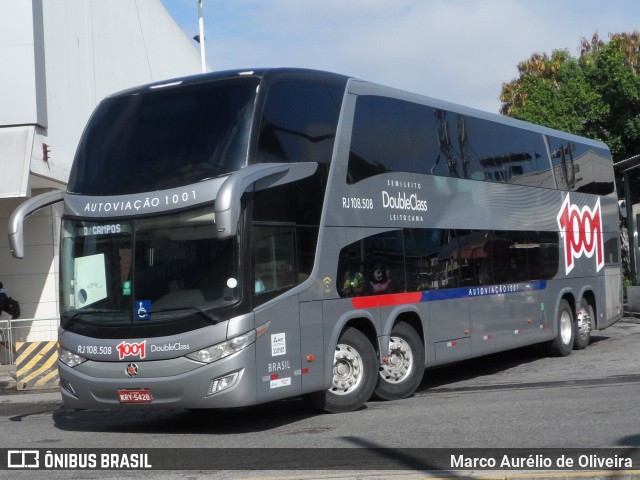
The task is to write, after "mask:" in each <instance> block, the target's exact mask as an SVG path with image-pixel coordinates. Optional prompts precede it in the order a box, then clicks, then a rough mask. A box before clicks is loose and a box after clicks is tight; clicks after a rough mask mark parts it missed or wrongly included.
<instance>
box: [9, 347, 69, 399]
mask: <svg viewBox="0 0 640 480" xmlns="http://www.w3.org/2000/svg"><path fill="white" fill-rule="evenodd" d="M57 360H58V347H57V342H16V383H17V389H18V390H36V389H50V388H56V387H58V385H59V379H58V366H57V364H56V362H57Z"/></svg>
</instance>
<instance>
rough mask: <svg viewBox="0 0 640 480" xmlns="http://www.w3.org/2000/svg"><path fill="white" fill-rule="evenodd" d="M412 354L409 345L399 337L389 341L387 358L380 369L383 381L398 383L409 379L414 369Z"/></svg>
mask: <svg viewBox="0 0 640 480" xmlns="http://www.w3.org/2000/svg"><path fill="white" fill-rule="evenodd" d="M413 364H414V361H413V352H412V351H411V347H410V346H409V344H408V343H407V342H406V341H405V340H404V339H403V338H400V337H391V338H390V339H389V357H388V360H387V361H386V362H385V363H384V364H383V365H382V367H380V376H381V377H382V379H383V380H385V381H387V382H392V383H400V382H402V381H403V380H405V379H406V378H408V377H409V375H410V374H411V371H412V370H413V368H414V365H413Z"/></svg>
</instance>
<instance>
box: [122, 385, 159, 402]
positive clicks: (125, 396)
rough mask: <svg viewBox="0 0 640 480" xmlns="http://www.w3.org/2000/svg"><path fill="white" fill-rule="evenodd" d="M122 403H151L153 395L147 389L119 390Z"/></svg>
mask: <svg viewBox="0 0 640 480" xmlns="http://www.w3.org/2000/svg"><path fill="white" fill-rule="evenodd" d="M118 397H119V399H120V403H151V402H152V401H153V395H151V391H150V390H149V389H147V388H139V389H135V390H124V389H120V390H118Z"/></svg>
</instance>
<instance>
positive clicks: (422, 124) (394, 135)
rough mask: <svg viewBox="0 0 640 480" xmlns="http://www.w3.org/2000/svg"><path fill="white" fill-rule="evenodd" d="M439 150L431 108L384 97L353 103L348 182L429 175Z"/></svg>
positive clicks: (367, 97) (434, 119) (436, 162)
mask: <svg viewBox="0 0 640 480" xmlns="http://www.w3.org/2000/svg"><path fill="white" fill-rule="evenodd" d="M439 151H440V147H439V143H438V129H437V126H436V118H435V116H434V110H433V109H432V108H430V107H425V106H423V105H419V104H416V103H410V102H405V101H401V100H396V99H393V98H386V97H376V96H360V97H358V99H357V100H356V110H355V117H354V123H353V134H352V138H351V150H350V154H349V169H348V178H347V182H348V183H356V182H359V181H360V180H363V179H365V178H369V177H371V176H373V175H379V174H381V173H386V172H416V173H417V172H419V173H431V169H432V168H436V167H437V165H438V159H439Z"/></svg>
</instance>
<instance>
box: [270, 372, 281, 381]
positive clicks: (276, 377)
mask: <svg viewBox="0 0 640 480" xmlns="http://www.w3.org/2000/svg"><path fill="white" fill-rule="evenodd" d="M278 378H280V377H279V376H278V374H277V373H272V374H271V377H269V379H270V380H278Z"/></svg>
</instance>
